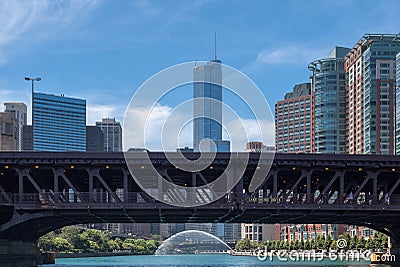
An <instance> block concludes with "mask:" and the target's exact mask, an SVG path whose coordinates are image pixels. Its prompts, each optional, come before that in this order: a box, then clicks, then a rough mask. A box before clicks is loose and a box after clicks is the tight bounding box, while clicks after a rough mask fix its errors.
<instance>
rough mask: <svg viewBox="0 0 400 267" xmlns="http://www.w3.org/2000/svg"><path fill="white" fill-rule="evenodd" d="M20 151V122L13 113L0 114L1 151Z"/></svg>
mask: <svg viewBox="0 0 400 267" xmlns="http://www.w3.org/2000/svg"><path fill="white" fill-rule="evenodd" d="M16 150H18V120H17V118H15V116H14V114H12V113H11V112H0V151H16Z"/></svg>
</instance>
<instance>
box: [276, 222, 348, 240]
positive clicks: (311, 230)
mask: <svg viewBox="0 0 400 267" xmlns="http://www.w3.org/2000/svg"><path fill="white" fill-rule="evenodd" d="M345 232H346V226H345V225H338V224H293V225H287V224H283V225H281V226H280V233H281V236H280V240H282V241H288V242H292V241H296V240H311V239H314V238H316V237H317V236H321V237H325V238H326V237H328V236H330V237H331V238H332V239H333V240H336V239H337V238H338V236H339V235H342V234H344V233H345Z"/></svg>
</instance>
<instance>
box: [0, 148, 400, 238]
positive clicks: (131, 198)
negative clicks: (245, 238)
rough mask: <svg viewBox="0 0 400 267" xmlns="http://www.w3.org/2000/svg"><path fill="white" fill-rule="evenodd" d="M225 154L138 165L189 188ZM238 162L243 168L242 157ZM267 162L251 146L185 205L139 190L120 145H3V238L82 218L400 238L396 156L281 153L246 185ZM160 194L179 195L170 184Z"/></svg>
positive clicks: (215, 169)
mask: <svg viewBox="0 0 400 267" xmlns="http://www.w3.org/2000/svg"><path fill="white" fill-rule="evenodd" d="M143 155H145V154H143ZM186 156H187V157H188V158H191V159H197V158H198V157H199V155H198V154H196V153H189V154H187V155H186ZM230 156H231V155H230V154H229V153H228V154H225V153H222V154H218V155H217V157H216V159H215V160H214V161H213V162H212V163H211V167H209V168H206V169H204V170H202V171H199V172H197V173H188V172H185V171H183V170H182V169H180V168H178V167H176V166H173V165H172V164H170V163H169V162H168V159H167V158H166V157H165V155H163V154H162V153H150V158H151V165H152V166H148V165H146V164H144V163H142V161H140V160H138V162H137V171H138V172H139V173H140V172H142V173H144V174H145V173H146V170H147V169H148V168H149V167H154V168H155V169H157V171H159V175H160V177H162V178H163V179H166V180H169V181H172V182H173V183H175V184H178V185H181V186H182V187H187V188H191V187H193V186H201V185H202V184H205V183H211V182H212V181H214V180H215V179H216V178H217V177H219V176H220V175H221V173H223V172H224V169H225V168H226V166H227V162H228V161H229V160H230ZM235 160H237V166H242V163H241V161H242V159H241V158H240V157H239V156H237V158H236V159H235ZM268 164H271V162H262V161H260V160H259V156H258V155H257V154H250V157H249V160H248V164H247V165H246V167H245V169H244V172H243V175H242V177H241V179H240V180H239V181H238V182H237V184H236V185H235V186H234V187H233V188H232V189H231V190H230V192H227V194H226V195H225V196H224V197H222V198H221V199H214V198H213V197H214V195H213V194H212V192H210V191H205V190H203V191H201V190H198V191H194V194H196V196H197V198H198V200H199V202H200V204H204V203H205V202H207V200H211V203H210V204H207V205H200V206H199V207H194V208H183V207H175V206H170V205H167V204H163V203H161V202H159V201H156V200H155V199H153V198H152V197H150V196H149V195H148V194H147V193H146V192H144V191H143V190H142V189H141V187H140V186H139V185H138V184H137V183H136V180H135V179H134V177H132V175H131V174H130V172H129V171H128V169H127V166H126V162H125V159H124V156H123V154H122V153H0V239H9V240H23V241H35V240H36V239H37V238H38V237H40V236H41V235H43V234H45V233H47V232H49V231H51V230H55V229H58V228H60V227H63V226H66V225H73V224H86V223H113V222H115V223H145V222H146V223H149V222H152V223H156V222H163V223H168V222H171V223H180V222H182V223H183V222H193V223H194V222H227V223H240V222H247V223H284V224H296V223H338V224H339V223H343V224H355V225H365V226H368V227H370V228H372V229H375V230H378V231H381V232H383V233H386V234H389V235H390V236H392V237H393V238H394V240H395V241H396V242H398V243H399V244H400V227H398V222H400V186H399V185H400V158H399V157H395V156H376V155H375V156H372V155H362V156H361V155H320V154H314V155H311V154H310V155H308V154H297V155H293V154H286V155H283V154H278V155H276V156H275V159H274V160H273V162H272V167H271V168H270V169H268V172H266V174H265V177H264V178H263V179H262V180H261V181H258V183H257V188H256V190H254V191H253V190H250V185H251V183H252V182H253V181H252V178H253V174H254V172H255V171H256V170H258V169H263V168H264V167H266V166H269V165H268ZM228 178H229V175H228ZM150 180H151V179H150ZM150 180H149V181H150ZM155 189H156V187H155ZM189 191H190V190H189ZM189 191H188V192H189ZM163 194H165V195H164V199H176V200H180V199H182V198H183V197H184V195H183V194H182V193H181V192H179V191H174V190H169V189H168V188H167V190H165V191H163ZM203 202H204V203H203Z"/></svg>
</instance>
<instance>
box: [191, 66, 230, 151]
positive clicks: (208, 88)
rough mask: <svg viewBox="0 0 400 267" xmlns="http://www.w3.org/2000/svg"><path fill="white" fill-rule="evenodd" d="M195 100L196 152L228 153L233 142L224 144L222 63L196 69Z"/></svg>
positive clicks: (194, 132)
mask: <svg viewBox="0 0 400 267" xmlns="http://www.w3.org/2000/svg"><path fill="white" fill-rule="evenodd" d="M193 98H194V104H193V116H194V120H193V148H194V151H200V150H201V151H203V152H229V151H230V142H229V141H225V140H222V124H221V123H222V68H221V61H220V60H217V59H215V60H213V61H210V62H207V64H205V65H202V66H196V67H195V68H194V85H193ZM214 100H215V101H214ZM213 143H214V144H213Z"/></svg>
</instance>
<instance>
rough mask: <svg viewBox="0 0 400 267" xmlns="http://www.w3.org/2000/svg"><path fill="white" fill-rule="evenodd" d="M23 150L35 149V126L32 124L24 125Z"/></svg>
mask: <svg viewBox="0 0 400 267" xmlns="http://www.w3.org/2000/svg"><path fill="white" fill-rule="evenodd" d="M21 150H22V151H32V150H33V128H32V125H24V126H23V127H22V147H21Z"/></svg>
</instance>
